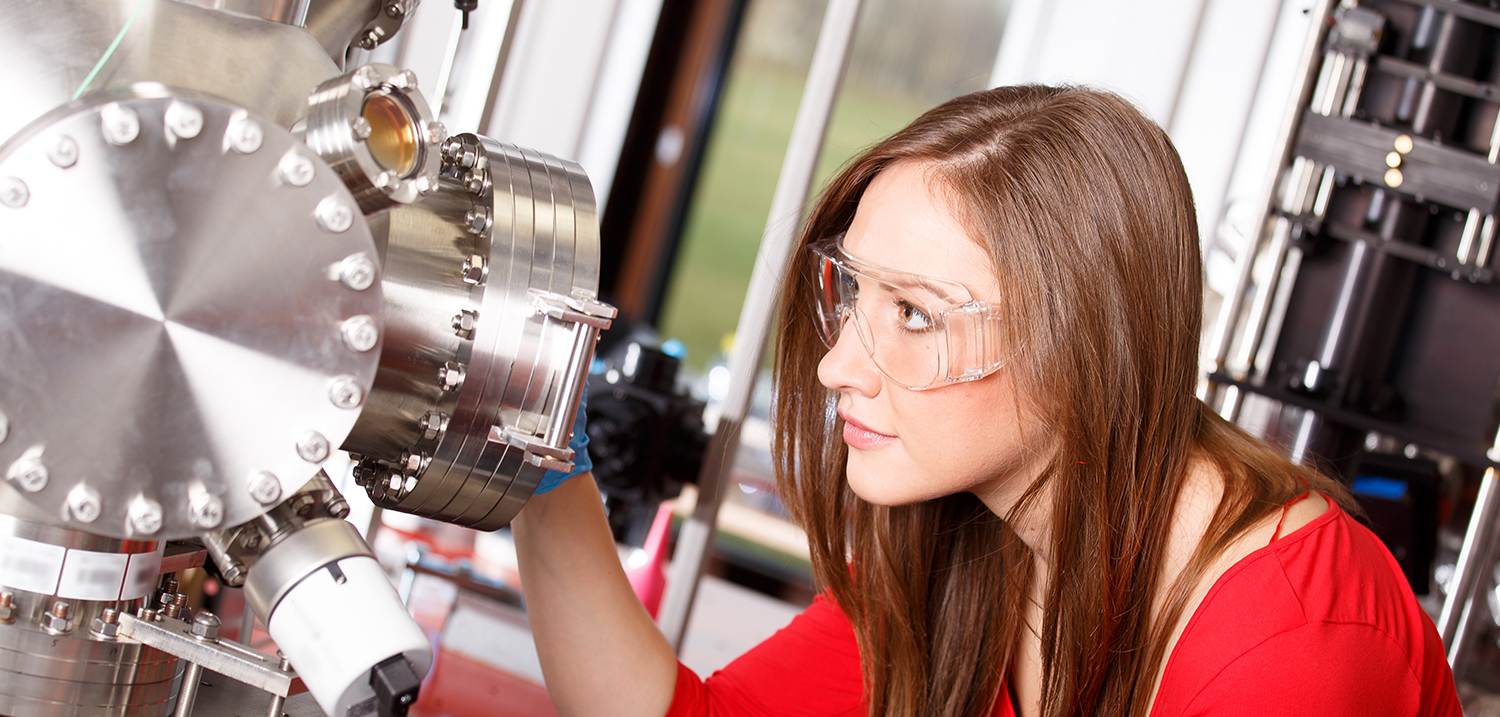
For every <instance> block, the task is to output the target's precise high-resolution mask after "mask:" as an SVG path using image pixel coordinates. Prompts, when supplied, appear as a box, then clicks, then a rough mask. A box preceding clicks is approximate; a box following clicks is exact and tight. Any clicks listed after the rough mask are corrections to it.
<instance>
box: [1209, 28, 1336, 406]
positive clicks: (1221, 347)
mask: <svg viewBox="0 0 1500 717" xmlns="http://www.w3.org/2000/svg"><path fill="white" fill-rule="evenodd" d="M1333 5H1334V0H1317V2H1316V4H1314V6H1313V8H1312V11H1311V13H1310V16H1311V22H1310V23H1309V24H1308V32H1307V39H1306V41H1305V42H1304V43H1303V45H1302V59H1301V61H1300V62H1299V63H1298V64H1299V66H1300V67H1302V72H1301V73H1299V74H1298V76H1297V79H1296V81H1295V83H1294V84H1293V86H1292V95H1293V96H1294V97H1296V98H1297V101H1296V102H1292V103H1288V104H1287V108H1286V112H1285V114H1283V115H1282V120H1281V129H1280V130H1279V131H1278V132H1277V134H1276V143H1275V145H1274V146H1275V147H1276V148H1277V149H1276V159H1275V163H1274V164H1273V165H1272V166H1273V169H1272V170H1271V171H1270V172H1269V173H1267V176H1266V181H1265V183H1264V185H1263V186H1262V187H1261V191H1260V196H1259V197H1258V203H1257V204H1256V206H1258V207H1261V208H1262V209H1269V208H1270V207H1271V204H1272V202H1273V201H1274V199H1275V196H1276V184H1277V182H1278V181H1280V178H1281V168H1282V167H1284V166H1286V164H1287V158H1288V157H1289V156H1290V154H1291V151H1292V140H1293V138H1294V137H1296V135H1297V119H1298V116H1299V114H1300V112H1301V108H1302V107H1304V106H1306V105H1307V104H1308V102H1307V101H1308V97H1309V95H1310V94H1311V92H1312V89H1313V75H1312V72H1311V70H1312V65H1313V63H1314V62H1315V61H1316V60H1317V58H1318V48H1319V47H1321V46H1322V44H1323V37H1324V33H1325V32H1327V28H1328V22H1327V20H1328V13H1329V12H1330V11H1331V10H1332V8H1333ZM1265 217H1266V214H1265V213H1263V214H1261V216H1260V217H1259V218H1258V219H1256V221H1255V224H1254V225H1252V226H1251V227H1250V231H1248V232H1246V233H1245V236H1246V237H1247V239H1248V241H1246V243H1245V246H1244V247H1242V248H1241V249H1240V254H1239V256H1237V257H1235V280H1234V288H1233V289H1231V290H1230V292H1229V295H1228V296H1226V297H1224V303H1223V304H1222V305H1221V306H1220V308H1219V317H1218V319H1217V321H1215V323H1214V333H1213V337H1212V339H1211V340H1210V342H1209V346H1210V347H1211V350H1210V353H1211V355H1212V356H1213V367H1214V370H1221V369H1223V368H1224V360H1225V359H1226V358H1228V357H1229V349H1230V341H1231V338H1232V337H1233V336H1234V326H1235V324H1237V323H1238V321H1239V316H1240V312H1241V310H1242V309H1243V308H1244V304H1245V293H1246V292H1247V291H1248V290H1249V288H1250V274H1251V269H1253V268H1254V267H1255V255H1256V254H1257V253H1259V249H1260V245H1261V241H1262V239H1263V235H1264V233H1265V222H1266V219H1265ZM1215 393H1217V392H1216V391H1214V390H1213V389H1210V390H1209V391H1208V393H1207V396H1206V398H1207V399H1208V400H1209V401H1210V402H1211V401H1212V400H1213V399H1214V398H1215V395H1214V394H1215Z"/></svg>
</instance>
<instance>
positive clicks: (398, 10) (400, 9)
mask: <svg viewBox="0 0 1500 717" xmlns="http://www.w3.org/2000/svg"><path fill="white" fill-rule="evenodd" d="M385 14H386V15H389V16H391V17H401V16H402V15H405V14H406V8H405V7H404V6H402V5H401V3H398V2H393V3H391V4H389V5H386V6H385Z"/></svg>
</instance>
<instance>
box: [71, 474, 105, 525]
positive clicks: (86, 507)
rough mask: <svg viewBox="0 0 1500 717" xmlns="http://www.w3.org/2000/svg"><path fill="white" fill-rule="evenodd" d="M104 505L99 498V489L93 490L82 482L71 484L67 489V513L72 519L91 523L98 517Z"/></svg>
mask: <svg viewBox="0 0 1500 717" xmlns="http://www.w3.org/2000/svg"><path fill="white" fill-rule="evenodd" d="M103 510H104V505H103V503H102V501H101V500H100V498H99V491H97V490H94V489H93V488H90V487H88V486H86V485H84V484H82V483H79V484H78V485H76V486H73V490H70V491H68V513H69V514H71V515H72V516H73V520H76V521H78V522H80V523H92V522H94V521H96V520H98V519H99V514H100V513H101V512H103Z"/></svg>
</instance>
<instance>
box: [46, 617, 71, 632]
mask: <svg viewBox="0 0 1500 717" xmlns="http://www.w3.org/2000/svg"><path fill="white" fill-rule="evenodd" d="M42 628H43V629H45V630H46V631H47V632H51V633H59V632H72V631H73V618H71V617H59V616H57V615H53V614H52V613H47V614H46V615H43V616H42Z"/></svg>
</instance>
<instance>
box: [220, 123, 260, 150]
mask: <svg viewBox="0 0 1500 717" xmlns="http://www.w3.org/2000/svg"><path fill="white" fill-rule="evenodd" d="M265 138H266V134H265V131H264V130H262V129H261V128H260V125H259V124H258V123H256V121H255V120H253V119H250V118H249V117H239V118H237V119H233V120H230V121H229V129H228V131H227V134H226V135H225V139H226V140H227V141H228V142H229V146H230V147H233V148H234V151H236V152H239V153H240V154H254V153H255V151H256V150H258V149H260V145H261V142H263V141H265Z"/></svg>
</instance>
